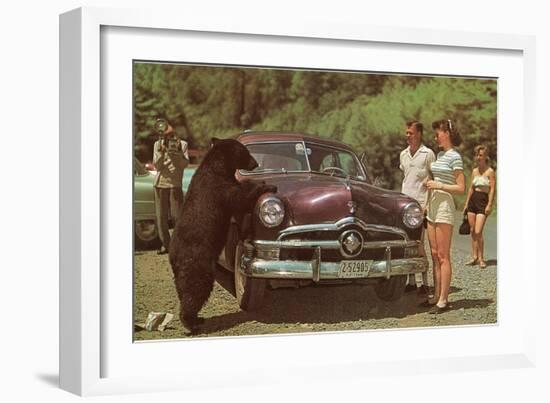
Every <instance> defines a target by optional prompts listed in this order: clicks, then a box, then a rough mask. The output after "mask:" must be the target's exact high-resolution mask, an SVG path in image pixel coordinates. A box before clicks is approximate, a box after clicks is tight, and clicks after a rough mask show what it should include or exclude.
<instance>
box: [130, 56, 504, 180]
mask: <svg viewBox="0 0 550 403" xmlns="http://www.w3.org/2000/svg"><path fill="white" fill-rule="evenodd" d="M496 91H497V82H496V80H483V79H467V78H452V77H423V76H406V75H380V74H365V73H352V72H327V71H306V70H283V69H267V68H232V67H211V66H190V65H183V64H180V65H178V64H152V63H136V64H135V65H134V138H135V142H136V144H137V145H140V146H144V147H149V149H150V146H151V144H152V142H153V141H154V140H155V135H154V134H153V133H152V126H153V123H154V121H155V119H156V118H157V117H158V116H161V115H164V116H166V117H167V118H168V119H170V120H171V122H172V124H173V125H174V127H176V130H177V131H178V133H180V135H181V136H182V137H184V138H185V139H186V140H187V141H188V142H189V143H190V146H191V148H199V149H201V148H202V149H206V148H207V147H208V146H209V142H210V138H211V137H214V136H216V137H222V138H223V137H230V136H234V135H235V134H237V133H239V132H242V131H243V130H245V129H253V130H273V131H298V132H305V133H309V134H315V135H319V136H322V137H328V138H333V139H337V140H341V141H344V142H345V143H348V144H350V145H351V146H352V147H354V149H355V150H356V151H357V152H358V153H362V152H365V153H366V156H367V161H368V168H369V171H370V175H371V176H372V177H373V178H374V177H380V178H381V179H382V180H383V181H384V182H385V183H386V184H387V186H388V187H390V188H399V185H400V183H401V173H400V172H399V169H398V167H399V153H400V151H401V150H402V149H403V148H405V147H406V140H405V134H404V133H405V122H406V121H408V120H411V119H417V120H419V121H421V122H422V123H423V124H424V142H425V143H426V145H428V146H429V147H431V148H432V149H433V150H434V151H437V148H436V145H435V142H434V139H433V131H432V129H431V123H432V122H433V121H435V120H438V119H443V118H445V119H453V121H454V122H455V125H456V126H457V127H458V128H459V131H460V133H461V135H462V139H463V144H462V145H461V146H460V147H459V151H460V152H461V154H462V156H463V158H464V161H465V166H466V170H467V171H468V170H471V169H472V157H473V148H474V147H475V145H477V144H481V143H483V144H486V145H487V146H488V147H489V150H490V153H489V155H490V157H491V158H492V160H493V165H494V167H495V168H496V162H497V160H496V157H497V148H496V145H497V144H496V141H497V136H496V130H497V123H496V122H497V121H496V107H497V105H496ZM144 158H145V159H146V157H144ZM149 159H150V157H149Z"/></svg>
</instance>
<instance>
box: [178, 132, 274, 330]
mask: <svg viewBox="0 0 550 403" xmlns="http://www.w3.org/2000/svg"><path fill="white" fill-rule="evenodd" d="M212 143H213V146H212V148H211V149H210V151H209V152H208V153H207V154H206V156H205V157H204V159H203V161H202V163H201V165H200V166H199V167H198V168H197V171H196V172H195V174H194V175H193V178H192V180H191V184H190V185H189V190H188V192H187V194H186V196H185V201H184V204H183V207H182V211H181V213H180V216H179V218H178V220H177V222H176V227H175V229H174V234H173V237H172V241H171V244H170V264H171V265H172V271H173V273H174V282H175V285H176V290H177V293H178V298H179V300H180V320H181V322H182V324H183V325H184V326H185V327H187V328H188V329H189V330H191V331H193V330H194V328H195V326H196V325H197V324H199V322H202V319H201V318H199V317H198V316H197V315H198V313H199V311H200V310H201V308H202V306H203V305H204V304H205V302H206V301H207V300H208V297H209V296H210V293H211V292H212V288H213V286H214V271H215V266H216V262H217V259H218V256H219V255H220V253H221V251H222V249H223V247H224V245H225V242H226V236H227V232H228V229H229V223H230V220H231V216H237V217H238V216H242V215H243V214H244V213H245V212H247V211H251V210H252V209H253V207H254V204H255V203H256V200H257V199H258V197H259V196H260V195H261V194H263V193H265V192H276V191H277V188H276V187H275V186H268V185H256V184H253V183H251V182H242V183H239V182H238V181H237V180H236V179H235V171H236V170H237V169H247V170H252V169H254V168H255V167H256V166H258V164H257V162H256V161H255V160H254V158H253V157H252V156H251V155H250V153H249V152H248V150H247V149H246V147H245V146H243V145H242V144H241V143H239V142H238V141H236V140H218V139H212Z"/></svg>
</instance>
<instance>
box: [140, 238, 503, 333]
mask: <svg viewBox="0 0 550 403" xmlns="http://www.w3.org/2000/svg"><path fill="white" fill-rule="evenodd" d="M494 256H495V255H492V254H490V253H488V254H487V257H488V259H489V260H488V263H489V266H488V267H487V268H486V269H480V268H479V267H478V266H465V264H464V262H465V261H467V260H468V258H469V256H468V253H467V252H465V251H464V250H463V249H460V248H455V249H454V250H453V253H452V262H453V279H452V283H451V293H450V296H449V299H450V303H451V310H449V311H448V312H445V313H442V314H439V315H433V314H429V313H428V308H424V307H419V306H418V304H419V302H421V301H422V299H420V297H419V296H418V295H417V294H416V293H415V292H411V293H407V294H405V295H404V296H403V297H402V298H401V299H400V300H399V301H396V302H383V301H381V300H379V299H378V298H377V297H376V295H375V293H374V290H373V289H372V288H371V287H369V286H361V285H349V284H348V285H344V286H322V287H306V288H300V289H282V288H280V289H274V290H271V289H269V288H268V289H267V290H266V292H265V297H264V304H263V307H262V308H261V309H260V310H259V311H257V312H254V313H249V312H245V311H242V310H240V308H239V306H238V305H237V302H236V300H235V297H234V287H233V273H231V272H228V271H226V270H224V269H223V268H221V267H220V268H219V269H218V270H217V276H216V277H217V279H216V284H215V287H214V291H213V293H212V295H211V296H210V299H209V300H208V302H207V304H206V305H205V306H204V307H203V309H202V311H201V313H200V315H201V316H202V317H204V318H205V319H206V321H205V323H204V325H202V327H201V329H200V331H199V332H198V333H197V334H194V335H192V336H191V335H189V334H188V332H187V330H186V329H185V328H184V327H183V326H182V325H181V323H180V322H179V320H178V312H179V303H178V299H177V296H176V292H175V288H174V283H173V280H172V271H171V268H170V264H169V262H168V256H167V255H157V254H156V252H155V251H136V253H135V281H134V298H135V301H134V302H135V304H134V323H144V322H145V320H146V318H147V315H148V313H149V312H169V313H172V314H174V319H173V320H172V321H171V322H170V323H169V324H168V327H167V328H166V329H165V330H164V331H163V332H160V331H146V330H142V329H138V328H136V331H135V332H134V339H135V340H136V341H140V340H153V339H174V338H187V337H212V336H215V337H219V336H240V335H262V334H276V333H278V334H282V333H298V332H322V331H337V330H365V329H389V328H409V327H430V326H449V325H467V324H468V325H470V324H494V323H496V321H497V301H496V298H497V266H496V260H494V259H493V257H494ZM429 278H430V285H432V274H431V270H430V273H429Z"/></svg>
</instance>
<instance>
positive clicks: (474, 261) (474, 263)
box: [464, 258, 478, 266]
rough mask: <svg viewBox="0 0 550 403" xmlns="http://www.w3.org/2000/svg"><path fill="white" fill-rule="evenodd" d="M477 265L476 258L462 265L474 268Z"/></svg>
mask: <svg viewBox="0 0 550 403" xmlns="http://www.w3.org/2000/svg"><path fill="white" fill-rule="evenodd" d="M477 263H478V260H477V258H475V259H470V260H468V261H467V262H466V263H464V264H465V265H466V266H475V265H476V264H477Z"/></svg>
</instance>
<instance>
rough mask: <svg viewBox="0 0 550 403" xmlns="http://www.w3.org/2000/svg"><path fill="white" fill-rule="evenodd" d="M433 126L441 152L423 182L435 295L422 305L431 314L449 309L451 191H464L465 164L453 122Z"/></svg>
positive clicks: (459, 139) (451, 221)
mask: <svg viewBox="0 0 550 403" xmlns="http://www.w3.org/2000/svg"><path fill="white" fill-rule="evenodd" d="M432 127H433V129H434V130H435V139H436V141H437V144H438V146H439V148H441V150H442V151H440V152H439V154H438V155H437V160H436V161H435V162H433V163H432V166H431V171H432V175H433V178H434V179H433V180H428V181H427V182H426V186H427V188H428V189H429V190H430V196H429V198H428V206H427V213H428V214H427V219H428V239H429V241H430V249H431V252H432V261H433V275H434V296H433V298H431V299H428V301H426V303H425V304H426V305H434V306H433V307H432V309H431V311H430V312H431V313H442V312H444V311H447V310H448V309H449V301H448V298H449V289H450V287H451V275H452V268H451V239H452V235H453V225H454V212H455V210H456V208H455V204H454V200H453V197H452V194H459V193H464V166H463V163H462V157H461V156H460V154H459V153H458V152H457V151H456V150H455V149H454V147H457V146H459V145H460V143H461V142H462V140H461V138H460V134H459V133H458V130H457V129H456V126H455V124H454V123H453V122H452V121H451V120H450V119H444V120H438V121H435V122H433V123H432Z"/></svg>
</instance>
